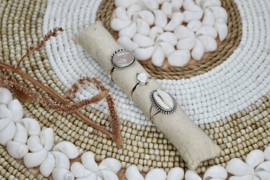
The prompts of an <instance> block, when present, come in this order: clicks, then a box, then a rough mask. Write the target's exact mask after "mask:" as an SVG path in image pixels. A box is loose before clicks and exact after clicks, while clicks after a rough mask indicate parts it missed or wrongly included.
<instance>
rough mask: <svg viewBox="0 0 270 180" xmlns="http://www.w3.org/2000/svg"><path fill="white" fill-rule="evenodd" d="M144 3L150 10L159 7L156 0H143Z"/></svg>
mask: <svg viewBox="0 0 270 180" xmlns="http://www.w3.org/2000/svg"><path fill="white" fill-rule="evenodd" d="M144 4H145V6H146V7H147V9H149V10H150V11H153V10H155V9H158V8H159V5H158V2H157V1H156V0H144Z"/></svg>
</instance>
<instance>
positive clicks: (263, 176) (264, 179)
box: [256, 171, 270, 180]
mask: <svg viewBox="0 0 270 180" xmlns="http://www.w3.org/2000/svg"><path fill="white" fill-rule="evenodd" d="M256 176H257V177H259V178H260V180H269V179H270V172H267V171H259V172H256Z"/></svg>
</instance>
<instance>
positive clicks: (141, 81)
mask: <svg viewBox="0 0 270 180" xmlns="http://www.w3.org/2000/svg"><path fill="white" fill-rule="evenodd" d="M136 78H137V84H136V85H135V86H134V88H133V89H132V91H131V93H130V97H131V99H132V95H133V93H134V91H135V90H136V89H137V87H138V86H140V85H141V86H145V85H147V84H148V82H149V80H150V79H153V78H152V77H151V76H149V75H148V74H146V73H137V74H136Z"/></svg>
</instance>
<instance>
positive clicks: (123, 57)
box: [109, 49, 136, 81]
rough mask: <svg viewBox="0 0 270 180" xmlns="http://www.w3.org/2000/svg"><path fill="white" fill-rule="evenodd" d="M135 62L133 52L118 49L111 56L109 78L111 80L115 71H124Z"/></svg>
mask: <svg viewBox="0 0 270 180" xmlns="http://www.w3.org/2000/svg"><path fill="white" fill-rule="evenodd" d="M135 61H136V56H135V54H134V53H133V52H131V51H129V50H126V49H118V50H117V51H115V52H114V53H113V54H112V56H111V64H112V66H113V67H112V69H111V71H110V74H109V78H110V80H111V81H113V80H112V74H113V72H114V70H115V69H125V68H128V67H130V66H132V65H133V64H134V63H135Z"/></svg>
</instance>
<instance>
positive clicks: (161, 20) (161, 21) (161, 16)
mask: <svg viewBox="0 0 270 180" xmlns="http://www.w3.org/2000/svg"><path fill="white" fill-rule="evenodd" d="M154 14H155V16H156V18H155V25H156V26H160V27H163V28H164V27H165V26H166V25H167V16H166V14H165V13H164V11H161V10H154Z"/></svg>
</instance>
